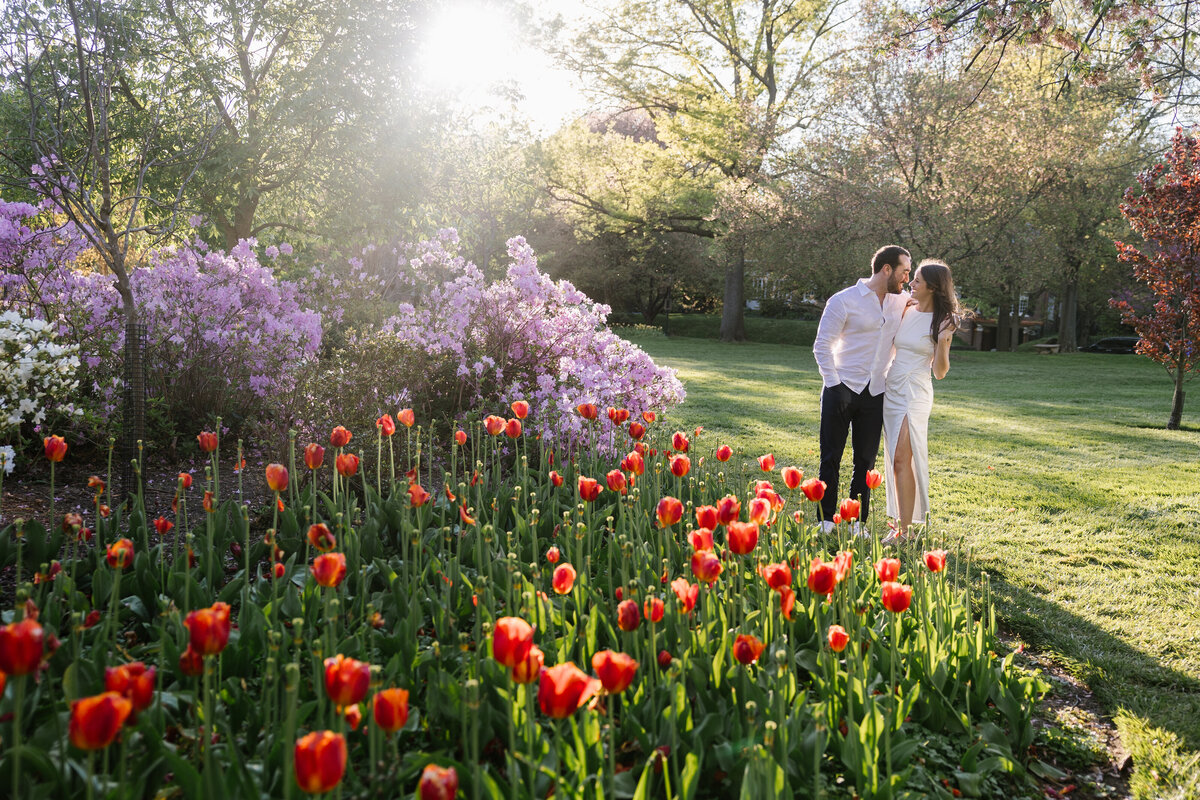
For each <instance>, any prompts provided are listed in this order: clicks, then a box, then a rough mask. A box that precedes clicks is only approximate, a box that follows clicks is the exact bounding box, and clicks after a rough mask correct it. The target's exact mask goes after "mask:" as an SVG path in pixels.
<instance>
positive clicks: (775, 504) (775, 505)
mask: <svg viewBox="0 0 1200 800" xmlns="http://www.w3.org/2000/svg"><path fill="white" fill-rule="evenodd" d="M754 499H755V500H765V501H766V502H767V505H768V506H769V507H770V509H771V513H772V514H777V513H779V512H780V511H782V510H783V498H782V497H780V496H779V495H778V494H777V493H776V492H775V490H774V489H772V488H770V487H764V488H762V489H759V490H758V495H757V496H756V497H755V498H754Z"/></svg>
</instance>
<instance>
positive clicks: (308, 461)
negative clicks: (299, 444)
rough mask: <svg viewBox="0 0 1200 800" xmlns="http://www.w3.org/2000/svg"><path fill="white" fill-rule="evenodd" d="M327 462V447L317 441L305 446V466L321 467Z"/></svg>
mask: <svg viewBox="0 0 1200 800" xmlns="http://www.w3.org/2000/svg"><path fill="white" fill-rule="evenodd" d="M324 463H325V448H324V447H321V445H319V444H317V443H316V442H311V443H309V444H308V445H306V446H305V448H304V466H306V467H308V468H309V469H320V468H321V465H322V464H324Z"/></svg>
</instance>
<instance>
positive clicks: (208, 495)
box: [200, 491, 217, 514]
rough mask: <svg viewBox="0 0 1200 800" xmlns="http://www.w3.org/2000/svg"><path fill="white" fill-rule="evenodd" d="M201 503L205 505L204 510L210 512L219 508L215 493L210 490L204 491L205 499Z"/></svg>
mask: <svg viewBox="0 0 1200 800" xmlns="http://www.w3.org/2000/svg"><path fill="white" fill-rule="evenodd" d="M200 505H201V506H203V507H204V510H205V511H207V512H208V513H209V514H211V513H213V512H214V511H216V510H217V504H216V498H215V497H214V496H213V493H212V492H209V491H205V492H204V500H203V501H201V503H200Z"/></svg>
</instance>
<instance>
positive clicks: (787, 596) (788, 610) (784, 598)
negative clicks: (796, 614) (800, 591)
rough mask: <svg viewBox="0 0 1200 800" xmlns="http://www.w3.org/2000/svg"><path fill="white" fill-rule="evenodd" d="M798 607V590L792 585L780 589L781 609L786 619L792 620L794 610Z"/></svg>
mask: <svg viewBox="0 0 1200 800" xmlns="http://www.w3.org/2000/svg"><path fill="white" fill-rule="evenodd" d="M795 607H796V591H795V590H794V589H792V587H790V586H785V587H783V588H782V589H780V590H779V611H780V613H782V614H783V617H784V619H787V620H791V618H792V610H793V609H794V608H795Z"/></svg>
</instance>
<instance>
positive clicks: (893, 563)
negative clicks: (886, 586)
mask: <svg viewBox="0 0 1200 800" xmlns="http://www.w3.org/2000/svg"><path fill="white" fill-rule="evenodd" d="M875 574H876V575H878V576H879V582H880V583H887V582H889V581H894V580H896V579H897V578H899V577H900V559H898V558H881V559H879V560H878V561H876V562H875Z"/></svg>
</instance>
